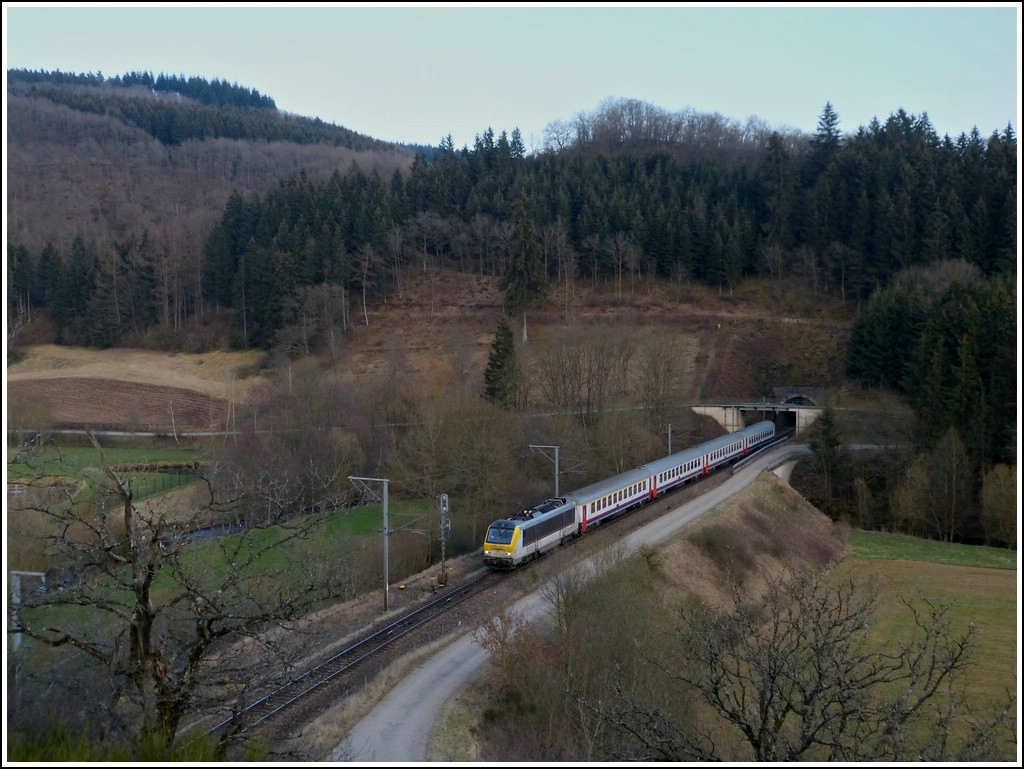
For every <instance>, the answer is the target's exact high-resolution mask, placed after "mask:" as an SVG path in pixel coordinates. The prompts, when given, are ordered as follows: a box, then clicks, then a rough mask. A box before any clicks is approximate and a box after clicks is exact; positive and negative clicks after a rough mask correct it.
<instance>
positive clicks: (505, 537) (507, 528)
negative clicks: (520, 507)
mask: <svg viewBox="0 0 1024 769" xmlns="http://www.w3.org/2000/svg"><path fill="white" fill-rule="evenodd" d="M520 541H521V536H520V530H519V526H518V524H516V522H515V521H508V520H505V521H495V522H494V523H492V524H491V525H490V527H488V529H487V536H486V537H485V538H484V563H485V564H487V565H488V566H490V567H492V568H495V569H511V568H513V567H514V566H515V565H516V557H515V555H516V548H517V547H518V546H519V543H520Z"/></svg>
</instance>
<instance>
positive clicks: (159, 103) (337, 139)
mask: <svg viewBox="0 0 1024 769" xmlns="http://www.w3.org/2000/svg"><path fill="white" fill-rule="evenodd" d="M7 80H8V87H9V88H13V89H14V90H16V91H17V92H19V93H26V94H28V95H30V96H37V97H42V98H45V99H48V100H50V101H52V102H54V103H56V104H61V105H63V106H65V107H69V108H71V109H73V110H76V111H78V112H86V113H92V114H97V115H105V116H108V117H111V118H114V119H115V120H118V121H120V122H123V123H126V124H128V125H131V126H135V127H137V128H141V129H142V130H144V131H145V132H146V133H147V134H149V135H150V136H152V137H153V138H154V139H156V140H157V141H159V142H160V143H161V144H164V145H166V146H170V147H176V146H178V145H180V144H182V143H183V142H186V141H190V140H195V141H203V140H208V139H217V138H221V139H237V140H242V141H249V142H271V141H287V142H295V143H297V144H326V145H330V146H341V147H349V148H351V149H359V150H369V149H374V148H380V147H385V146H388V144H387V143H386V142H382V141H378V140H376V139H371V138H370V137H368V136H363V135H361V134H359V133H356V132H355V131H351V130H349V129H347V128H342V127H340V126H336V125H333V124H330V123H324V122H323V121H322V120H320V119H319V118H314V119H310V118H301V117H296V116H291V115H284V114H281V113H279V112H278V110H277V105H276V103H275V102H274V100H273V99H272V98H271V97H269V96H266V95H264V94H261V93H260V92H259V91H257V90H256V89H255V88H245V87H244V86H240V85H238V84H234V83H233V84H228V83H227V82H226V81H223V80H216V79H215V80H213V81H208V80H206V79H204V78H201V77H198V76H195V75H193V76H192V77H188V78H186V77H184V76H183V75H164V74H160V75H156V76H154V75H153V74H152V73H150V72H131V73H128V74H125V75H122V76H117V75H115V76H111V77H104V76H103V75H102V73H96V74H91V73H90V74H81V75H75V74H68V73H62V72H59V71H58V72H32V71H28V70H8V72H7ZM68 86H76V87H73V88H70V87H68ZM154 96H155V97H157V98H154Z"/></svg>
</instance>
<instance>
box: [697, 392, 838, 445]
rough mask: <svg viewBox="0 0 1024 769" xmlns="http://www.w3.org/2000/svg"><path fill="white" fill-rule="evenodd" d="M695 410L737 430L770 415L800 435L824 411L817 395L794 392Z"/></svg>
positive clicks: (777, 422) (768, 417)
mask: <svg viewBox="0 0 1024 769" xmlns="http://www.w3.org/2000/svg"><path fill="white" fill-rule="evenodd" d="M691 408H692V409H693V411H694V412H695V413H697V414H701V415H703V416H709V417H711V418H712V419H714V420H715V421H716V422H718V424H720V425H721V426H722V427H723V428H725V430H726V432H730V433H731V432H735V431H736V430H739V429H741V428H743V427H746V426H747V425H752V424H754V423H755V422H760V421H762V420H765V419H770V420H771V421H773V422H775V425H776V427H777V429H779V430H794V432H795V434H796V435H800V434H801V433H802V432H803V431H804V430H806V429H807V428H808V427H810V425H811V424H813V422H814V420H815V419H817V418H818V415H820V414H821V412H822V411H823V409H822V407H821V406H818V405H817V404H816V403H815V402H814V399H813V398H811V397H809V396H807V395H804V394H799V393H798V394H793V395H791V396H789V397H788V398H787V399H786V400H783V401H780V402H774V403H771V402H767V401H763V402H737V403H721V404H717V405H712V404H708V405H700V406H692V407H691Z"/></svg>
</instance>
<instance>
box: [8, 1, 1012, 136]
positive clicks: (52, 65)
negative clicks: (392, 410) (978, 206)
mask: <svg viewBox="0 0 1024 769" xmlns="http://www.w3.org/2000/svg"><path fill="white" fill-rule="evenodd" d="M161 6H162V7H161ZM4 64H5V71H6V69H10V68H15V69H33V70H50V71H52V70H58V69H59V70H61V71H65V72H76V73H82V72H102V73H103V74H104V75H107V76H110V75H120V74H124V73H126V72H130V71H144V70H145V71H150V72H152V73H153V74H160V73H165V74H175V75H185V76H190V75H199V76H201V77H204V78H206V79H208V80H213V79H215V78H219V79H222V80H226V81H228V82H233V83H238V84H239V85H243V86H246V87H249V88H255V89H256V90H258V91H259V92H260V93H262V94H265V95H267V96H270V97H271V98H273V99H274V101H275V102H276V103H277V106H278V107H279V108H281V109H283V110H287V111H289V112H293V113H296V114H299V115H303V116H306V117H320V118H321V119H322V120H325V121H327V122H330V123H336V124H338V125H342V126H345V127H346V128H350V129H352V130H355V131H358V132H360V133H363V134H367V135H369V136H372V137H374V138H378V139H384V140H387V141H399V142H410V143H418V144H425V145H437V144H438V143H439V142H440V141H441V140H442V138H443V137H444V136H446V135H448V134H451V136H452V138H453V140H454V141H455V144H456V146H457V147H461V146H463V145H464V144H469V145H472V143H473V140H474V138H475V137H476V136H477V135H479V134H482V133H483V132H484V130H486V129H487V128H493V129H494V130H495V132H496V133H500V132H501V131H503V130H504V131H508V132H510V133H511V131H512V129H514V128H517V127H518V128H519V129H520V131H521V132H522V135H523V139H524V141H525V142H526V145H527V148H528V149H532V148H533V147H535V146H538V145H539V144H540V142H541V139H542V136H543V131H544V128H545V126H547V125H548V124H549V123H550V122H552V121H554V120H569V119H571V118H572V117H573V116H574V115H576V114H578V113H580V112H592V111H593V110H595V109H596V108H597V107H598V105H599V104H600V103H601V102H602V101H603V100H605V99H607V98H620V97H621V98H630V99H639V100H641V101H644V102H648V103H650V104H653V105H655V106H657V107H660V108H662V109H664V110H666V111H669V112H676V111H679V110H682V109H684V108H692V109H694V110H697V111H698V112H714V113H719V114H721V115H722V116H724V117H726V118H728V119H730V120H735V121H738V122H740V123H744V122H746V120H747V118H748V117H751V116H756V117H758V118H760V119H761V120H763V121H765V122H766V123H767V124H768V125H769V126H770V127H772V128H785V127H790V128H797V129H801V130H803V131H807V132H812V131H814V129H815V127H816V125H817V120H818V117H819V116H820V115H821V112H822V109H823V107H824V105H825V102H827V101H828V102H831V103H832V105H833V107H834V109H835V110H836V112H837V113H838V115H839V120H840V124H839V127H840V130H842V131H844V132H853V131H855V130H856V129H857V127H859V126H861V125H866V124H867V123H868V122H870V120H871V119H872V118H874V117H877V118H878V119H879V120H881V121H883V122H884V121H885V119H886V118H887V117H888V116H889V115H890V114H891V113H893V112H896V111H897V110H899V109H900V108H903V109H904V110H906V111H907V112H909V113H911V114H914V115H920V114H921V113H924V112H927V113H928V116H929V118H930V119H931V121H932V125H933V126H934V127H935V130H936V131H937V132H938V133H939V135H940V136H941V135H943V134H949V135H950V136H952V137H954V138H955V137H956V136H958V135H959V134H960V133H964V132H970V130H971V129H972V128H973V127H975V126H977V128H978V130H979V131H981V133H982V135H983V136H988V135H989V134H991V133H992V132H993V131H995V130H1002V129H1004V128H1005V127H1006V126H1007V124H1008V123H1012V124H1013V127H1014V130H1015V131H1018V132H1019V127H1020V91H1021V86H1020V74H1019V73H1020V70H1021V66H1020V4H1018V3H998V4H987V5H969V6H968V5H959V4H954V5H950V4H945V5H931V6H927V5H926V6H921V5H912V6H910V5H908V6H903V7H898V6H894V5H892V4H885V5H882V4H856V5H847V6H845V7H844V6H836V5H829V6H827V7H824V6H821V7H813V6H808V5H805V4H800V5H792V6H789V7H786V6H784V5H772V4H748V5H742V6H741V5H737V4H727V5H720V6H707V5H703V6H701V5H690V4H664V3H659V4H656V5H649V6H646V7H645V6H644V5H643V4H639V5H638V4H630V5H628V6H625V5H620V4H590V5H583V6H581V5H576V4H573V5H565V4H552V3H546V4H531V3H508V4H500V3H495V4H487V5H476V6H473V5H466V4H461V3H460V4H449V5H444V4H428V3H419V4H418V3H405V4H383V3H380V4H365V3H363V4H360V3H351V4H315V5H308V4H306V5H303V4H293V5H288V6H281V5H279V4H262V5H261V4H249V5H230V6H226V5H223V4H149V5H146V6H145V7H141V6H140V7H131V6H125V5H107V6H104V5H94V6H87V7H83V6H81V5H75V6H66V5H60V4H47V3H5V4H4Z"/></svg>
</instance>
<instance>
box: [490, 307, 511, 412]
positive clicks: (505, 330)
mask: <svg viewBox="0 0 1024 769" xmlns="http://www.w3.org/2000/svg"><path fill="white" fill-rule="evenodd" d="M484 396H485V397H486V398H487V400H489V401H491V402H492V403H496V404H498V405H500V406H504V407H506V408H511V407H513V406H516V405H518V401H519V361H518V358H517V357H516V342H515V339H514V337H513V336H512V329H511V328H510V327H509V325H508V322H507V321H506V320H505V319H504V318H502V319H501V321H500V322H499V323H498V330H497V332H496V333H495V335H494V341H493V342H492V343H491V353H490V355H489V356H488V357H487V368H486V369H485V370H484Z"/></svg>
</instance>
